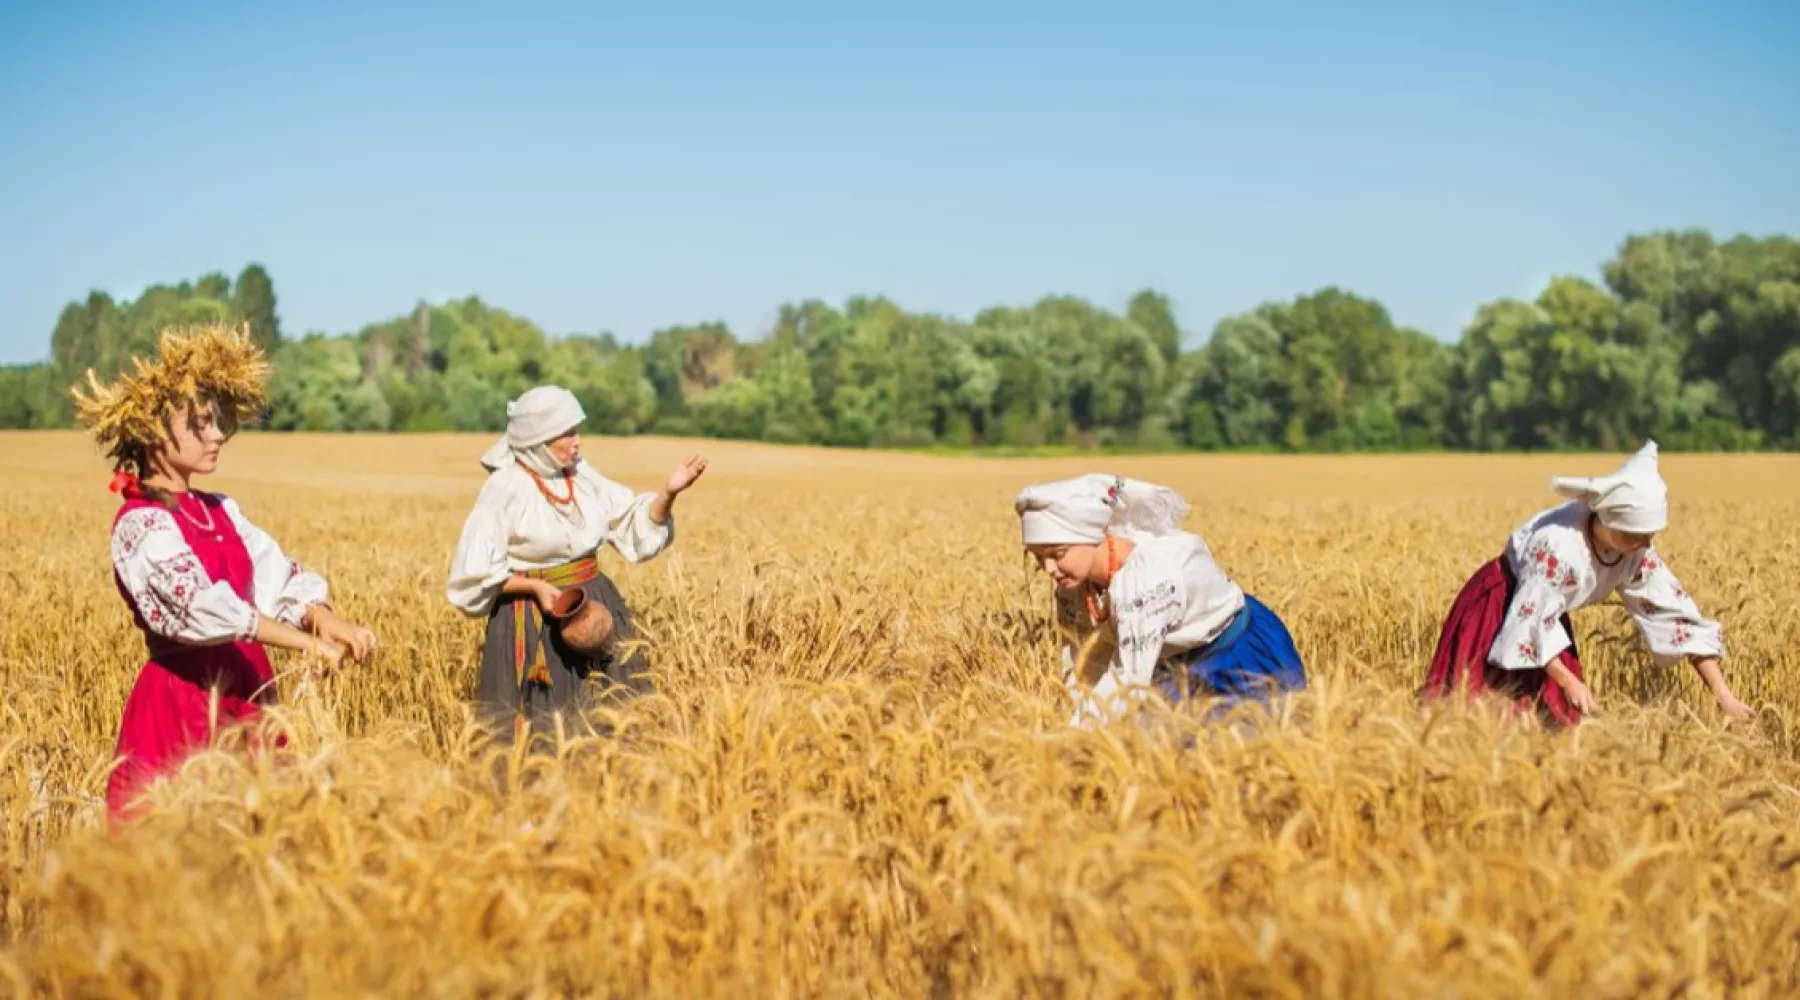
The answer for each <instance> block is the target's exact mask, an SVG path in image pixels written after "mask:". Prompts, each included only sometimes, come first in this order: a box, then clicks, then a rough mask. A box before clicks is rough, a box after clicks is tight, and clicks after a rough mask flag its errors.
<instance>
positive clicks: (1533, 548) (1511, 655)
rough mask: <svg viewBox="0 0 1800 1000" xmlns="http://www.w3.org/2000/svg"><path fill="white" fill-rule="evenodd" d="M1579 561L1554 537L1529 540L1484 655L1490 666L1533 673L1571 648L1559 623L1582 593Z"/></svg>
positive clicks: (1566, 545)
mask: <svg viewBox="0 0 1800 1000" xmlns="http://www.w3.org/2000/svg"><path fill="white" fill-rule="evenodd" d="M1582 556H1583V553H1580V552H1576V551H1573V550H1572V548H1571V546H1570V545H1569V544H1567V543H1566V541H1565V540H1563V539H1561V538H1559V537H1557V536H1556V535H1554V534H1551V533H1547V532H1546V533H1544V534H1540V535H1537V536H1535V537H1534V538H1532V540H1531V542H1530V543H1529V544H1528V545H1527V547H1526V550H1525V559H1524V565H1523V566H1522V567H1520V568H1519V569H1518V579H1519V585H1518V587H1517V589H1515V590H1514V591H1513V598H1512V603H1511V604H1509V605H1508V606H1507V609H1506V619H1505V621H1503V622H1501V623H1500V631H1499V633H1498V634H1497V635H1496V636H1495V637H1494V645H1493V647H1492V648H1491V649H1490V650H1489V651H1488V661H1489V662H1490V663H1492V664H1494V665H1495V666H1498V667H1501V668H1503V669H1506V670H1537V669H1541V668H1542V667H1543V666H1544V665H1545V664H1547V663H1549V662H1550V661H1551V660H1554V659H1555V658H1556V657H1557V656H1559V655H1561V654H1562V651H1563V650H1565V649H1568V648H1569V647H1570V646H1571V645H1573V644H1574V639H1573V638H1572V637H1571V636H1570V635H1569V632H1568V630H1567V629H1565V628H1564V627H1563V624H1562V618H1563V615H1565V614H1567V613H1568V611H1569V608H1570V606H1571V604H1572V603H1573V602H1574V599H1575V597H1576V595H1577V594H1578V593H1580V590H1581V569H1580V567H1581V565H1582V562H1581V560H1582Z"/></svg>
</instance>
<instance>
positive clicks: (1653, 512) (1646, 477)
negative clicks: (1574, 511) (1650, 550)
mask: <svg viewBox="0 0 1800 1000" xmlns="http://www.w3.org/2000/svg"><path fill="white" fill-rule="evenodd" d="M1656 455H1657V448H1656V442H1655V441H1647V442H1645V443H1644V446H1643V447H1642V448H1640V449H1638V452H1637V454H1635V455H1633V456H1631V458H1630V460H1629V461H1627V462H1626V463H1625V464H1624V465H1623V466H1622V467H1620V469H1619V471H1617V472H1615V473H1613V474H1612V475H1610V476H1593V477H1587V478H1583V477H1576V476H1559V477H1557V478H1555V479H1552V480H1550V488H1551V489H1553V490H1555V491H1556V492H1557V493H1560V494H1561V495H1563V496H1565V497H1568V498H1569V499H1570V500H1580V501H1582V502H1584V503H1586V504H1587V505H1588V508H1589V509H1590V510H1592V511H1593V512H1594V513H1595V514H1598V515H1599V516H1600V523H1601V524H1604V525H1606V526H1607V527H1609V528H1612V529H1614V530H1615V531H1629V532H1632V533H1634V534H1641V535H1648V534H1653V533H1655V532H1658V531H1661V530H1663V529H1664V528H1666V527H1668V526H1669V487H1668V485H1667V484H1665V483H1664V482H1663V478H1662V474H1661V473H1660V472H1658V471H1657V468H1656Z"/></svg>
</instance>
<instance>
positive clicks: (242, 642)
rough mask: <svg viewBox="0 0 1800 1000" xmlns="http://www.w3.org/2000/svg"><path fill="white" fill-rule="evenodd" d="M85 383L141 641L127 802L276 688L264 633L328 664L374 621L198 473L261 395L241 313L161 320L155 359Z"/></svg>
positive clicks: (270, 698) (111, 795)
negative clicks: (337, 603)
mask: <svg viewBox="0 0 1800 1000" xmlns="http://www.w3.org/2000/svg"><path fill="white" fill-rule="evenodd" d="M133 363H134V367H135V371H134V373H132V374H129V375H121V376H120V377H119V378H118V379H117V380H115V381H114V382H113V383H112V384H110V385H102V384H101V382H100V380H99V379H98V378H97V377H95V375H94V373H93V372H92V371H89V372H88V373H87V390H88V391H87V392H85V393H84V392H82V391H81V389H80V388H79V387H76V388H73V389H71V395H73V396H74V399H75V404H76V410H77V413H78V415H79V417H80V419H81V421H82V423H83V424H84V425H85V426H86V427H87V428H88V429H89V430H90V432H91V433H92V434H93V436H94V439H95V440H96V441H97V442H98V443H99V445H100V446H101V447H102V448H103V449H105V452H106V454H107V456H108V458H110V459H111V461H112V464H113V468H114V475H113V480H112V484H111V489H112V491H113V492H115V493H118V494H120V496H121V498H122V503H121V504H120V506H119V510H118V512H117V514H116V515H115V516H114V518H113V525H112V563H113V578H114V583H115V584H116V585H117V587H118V590H119V594H120V596H121V597H122V598H123V599H124V600H125V603H126V606H127V607H129V608H130V609H131V613H132V617H133V620H134V622H135V624H136V625H137V628H138V630H139V631H140V632H142V633H143V635H144V641H145V645H146V646H147V647H148V653H149V656H148V658H147V659H146V660H145V662H144V664H143V666H142V668H141V669H140V670H139V673H138V677H137V681H136V683H135V684H134V685H133V686H132V689H131V694H130V697H129V698H128V699H127V700H126V702H125V711H124V716H123V718H122V719H121V720H120V723H119V739H118V757H119V766H118V767H117V768H116V769H115V770H114V771H113V772H112V774H111V776H110V778H109V780H108V782H107V789H106V801H107V807H108V810H109V812H110V814H111V815H112V816H113V817H114V818H115V819H118V818H122V817H126V816H129V815H131V814H132V813H133V811H134V810H133V808H132V803H133V802H134V800H135V799H136V798H137V796H138V795H139V793H140V792H141V791H142V790H143V789H144V787H145V786H146V785H147V784H148V783H150V782H151V781H152V780H153V779H155V778H157V777H158V776H159V775H162V774H165V773H168V772H170V771H172V770H174V769H175V768H176V767H178V766H179V765H180V764H181V762H182V760H183V759H184V758H185V757H186V756H188V755H189V754H190V753H191V752H192V751H193V750H195V749H196V748H198V747H199V746H201V745H202V744H203V743H205V742H207V741H209V740H210V739H211V738H212V736H213V735H214V734H215V733H216V732H217V731H218V730H219V729H221V728H223V727H225V726H232V725H239V724H246V725H247V724H251V723H254V722H255V721H256V720H257V719H258V717H259V716H260V714H261V712H262V709H263V707H264V706H267V705H270V704H274V703H275V702H276V701H277V700H278V698H277V691H276V686H275V683H274V681H275V675H274V671H273V670H272V669H271V667H270V665H269V657H268V653H267V652H266V651H265V650H264V648H263V647H264V646H265V645H273V646H280V647H282V648H284V649H290V650H295V651H299V652H302V653H308V654H312V655H314V656H317V657H319V658H320V659H322V660H324V661H326V662H328V663H330V664H333V665H342V664H343V663H344V662H345V661H346V659H347V658H351V657H353V658H354V659H355V660H357V661H361V660H364V659H366V658H367V657H368V655H369V653H370V652H371V651H372V650H373V649H374V646H375V637H374V635H373V634H372V633H371V632H370V631H369V630H368V629H366V628H361V627H359V626H356V625H353V624H351V623H349V622H347V621H344V620H343V619H341V618H339V617H337V616H336V615H335V614H334V613H333V612H332V610H331V607H330V605H329V604H327V603H326V601H327V597H328V589H327V587H326V584H325V581H324V580H323V579H321V578H320V577H319V575H318V574H316V573H313V572H311V571H310V570H307V569H306V568H304V567H303V566H301V565H300V564H299V563H296V562H294V561H293V560H291V559H289V558H288V556H287V555H286V554H285V553H283V552H282V550H281V547H280V546H279V545H277V544H276V542H275V540H274V539H273V538H271V537H269V535H268V533H267V532H265V531H263V530H262V529H260V528H258V527H257V526H256V525H255V524H253V523H251V522H250V520H249V519H248V518H246V517H245V516H244V512H243V510H242V509H240V508H239V506H238V504H237V502H236V501H235V500H233V499H231V498H230V497H227V496H223V495H221V494H217V493H206V492H202V491H200V490H197V489H194V488H193V480H194V478H195V477H197V476H204V475H208V474H211V473H212V472H213V471H215V470H216V469H217V468H218V465H219V455H220V452H221V450H222V449H223V448H224V446H225V444H226V442H227V441H229V440H231V438H232V436H233V435H234V433H235V432H236V430H237V428H238V426H239V424H240V423H241V422H242V421H243V420H245V419H248V418H250V417H252V416H254V415H255V414H256V413H258V412H259V411H260V410H261V408H262V407H263V405H264V404H265V402H266V398H267V397H266V393H265V385H266V382H267V378H268V367H267V365H266V363H265V361H264V358H263V355H262V352H261V351H260V350H259V349H258V348H257V347H256V346H255V344H253V343H252V342H251V340H250V337H249V332H248V329H247V328H237V329H232V328H228V327H225V326H219V325H213V326H202V327H196V328H190V329H185V330H170V331H165V332H164V333H163V334H162V336H161V338H160V343H159V352H158V357H157V358H156V360H155V361H154V362H146V361H144V360H142V359H134V362H133Z"/></svg>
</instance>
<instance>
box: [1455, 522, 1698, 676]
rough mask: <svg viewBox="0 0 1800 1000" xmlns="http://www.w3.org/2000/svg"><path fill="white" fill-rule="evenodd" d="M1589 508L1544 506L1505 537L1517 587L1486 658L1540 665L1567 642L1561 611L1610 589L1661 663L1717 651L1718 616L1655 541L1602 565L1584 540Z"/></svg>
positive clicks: (1517, 665)
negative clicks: (1693, 593) (1710, 615)
mask: <svg viewBox="0 0 1800 1000" xmlns="http://www.w3.org/2000/svg"><path fill="white" fill-rule="evenodd" d="M1587 517H1588V508H1587V506H1586V504H1583V503H1581V502H1579V501H1576V502H1572V503H1567V504H1563V505H1562V506H1560V507H1555V508H1552V509H1550V510H1547V511H1544V512H1542V513H1540V514H1538V515H1537V516H1536V517H1534V518H1532V519H1531V520H1530V521H1528V522H1526V523H1525V524H1524V525H1522V526H1521V527H1520V528H1519V529H1518V530H1517V531H1515V532H1513V535H1512V538H1511V539H1510V540H1508V542H1507V545H1506V560H1507V562H1508V564H1510V565H1511V567H1512V571H1513V575H1514V578H1515V579H1516V580H1517V581H1518V588H1517V589H1516V590H1515V591H1514V593H1513V599H1512V603H1511V605H1510V606H1509V607H1508V608H1507V616H1506V621H1505V623H1504V624H1502V625H1501V627H1500V633H1499V634H1498V635H1497V636H1495V638H1494V645H1493V647H1492V649H1490V650H1489V652H1488V659H1489V661H1490V662H1492V663H1493V664H1494V665H1496V666H1499V667H1503V668H1505V669H1507V670H1531V669H1537V668H1541V667H1543V666H1544V665H1546V664H1548V663H1549V662H1550V661H1551V660H1553V659H1555V658H1556V657H1557V656H1558V655H1559V654H1560V653H1562V651H1563V650H1565V649H1568V648H1569V647H1570V645H1572V644H1573V639H1572V638H1571V637H1570V635H1569V633H1568V630H1567V629H1565V628H1563V625H1562V616H1563V615H1564V614H1566V613H1567V612H1570V611H1573V610H1575V609H1576V608H1585V607H1589V606H1591V605H1595V604H1599V603H1601V602H1603V601H1605V600H1606V599H1607V597H1608V596H1610V595H1611V594H1613V593H1614V592H1615V591H1616V592H1617V593H1618V594H1619V597H1620V600H1621V601H1622V602H1623V603H1624V605H1625V610H1626V611H1628V612H1629V613H1630V614H1631V617H1632V619H1633V620H1635V621H1636V622H1637V627H1638V632H1639V633H1640V634H1641V635H1642V636H1643V638H1644V642H1645V644H1647V645H1648V646H1649V647H1650V653H1651V656H1652V657H1653V658H1654V660H1655V661H1656V663H1657V664H1658V665H1659V666H1669V665H1672V664H1674V663H1679V662H1680V661H1681V660H1682V659H1683V658H1684V657H1688V656H1723V655H1724V652H1725V647H1724V640H1723V636H1722V630H1721V629H1720V627H1719V624H1718V622H1715V621H1712V620H1709V619H1707V618H1706V617H1704V616H1703V615H1701V614H1700V609H1699V607H1698V606H1696V605H1695V603H1694V600H1693V598H1691V597H1689V596H1688V593H1687V591H1686V590H1684V589H1682V586H1681V581H1679V580H1677V579H1676V578H1675V574H1674V573H1673V572H1671V571H1670V570H1669V567H1668V564H1667V563H1665V562H1663V560H1662V557H1661V556H1659V555H1658V554H1657V553H1656V550H1655V548H1654V547H1651V548H1647V549H1645V550H1644V551H1642V552H1640V553H1637V554H1636V555H1626V556H1625V557H1624V558H1622V559H1620V560H1619V562H1618V565H1616V566H1607V565H1603V564H1602V563H1600V562H1599V561H1598V560H1597V559H1595V558H1594V555H1593V550H1591V549H1590V548H1589V547H1588V544H1587V537H1586V524H1587Z"/></svg>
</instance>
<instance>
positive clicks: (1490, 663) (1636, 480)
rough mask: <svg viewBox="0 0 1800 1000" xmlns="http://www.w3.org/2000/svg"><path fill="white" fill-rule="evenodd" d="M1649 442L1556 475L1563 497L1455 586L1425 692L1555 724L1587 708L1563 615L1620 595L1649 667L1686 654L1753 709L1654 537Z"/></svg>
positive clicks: (1576, 718)
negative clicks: (1589, 473) (1493, 702)
mask: <svg viewBox="0 0 1800 1000" xmlns="http://www.w3.org/2000/svg"><path fill="white" fill-rule="evenodd" d="M1656 460H1657V447H1656V442H1655V441H1650V442H1647V443H1646V444H1645V445H1644V446H1643V448H1642V449H1640V450H1639V451H1638V452H1637V454H1635V455H1633V456H1632V457H1631V458H1630V460H1629V461H1627V462H1626V463H1625V465H1624V466H1623V467H1622V468H1620V469H1619V470H1618V471H1617V472H1615V473H1613V474H1612V475H1609V476H1600V477H1596V478H1557V479H1552V480H1551V481H1550V486H1551V489H1553V490H1554V491H1555V492H1557V493H1559V494H1561V495H1562V496H1564V497H1566V498H1567V499H1568V501H1569V502H1568V503H1565V504H1563V505H1562V506H1559V507H1555V508H1552V509H1550V510H1546V511H1543V512H1541V513H1539V514H1538V515H1536V516H1535V517H1533V518H1532V519H1531V520H1529V521H1527V522H1526V523H1525V524H1523V525H1521V526H1520V527H1519V528H1518V530H1516V531H1514V532H1513V534H1512V536H1511V537H1510V538H1509V539H1507V543H1506V547H1505V549H1504V551H1502V552H1501V554H1500V555H1499V556H1498V557H1496V558H1494V559H1491V560H1489V561H1488V562H1487V563H1484V564H1483V565H1482V566H1481V568H1480V569H1478V570H1476V571H1475V574H1474V575H1473V576H1471V577H1470V578H1469V581H1468V583H1466V584H1464V586H1463V589H1462V592H1461V593H1460V594H1458V595H1457V597H1456V601H1455V603H1453V604H1452V605H1451V607H1450V613H1449V616H1448V617H1447V618H1446V619H1445V621H1444V626H1443V630H1442V632H1441V633H1440V634H1439V637H1438V645H1437V653H1436V654H1435V655H1434V656H1433V657H1432V661H1431V668H1430V672H1429V673H1428V674H1427V676H1426V680H1425V687H1424V690H1423V692H1422V693H1423V694H1424V695H1425V696H1426V697H1427V698H1438V697H1441V696H1443V695H1445V694H1448V693H1450V692H1451V691H1453V690H1455V689H1457V688H1459V687H1466V688H1467V689H1468V690H1469V691H1471V692H1484V691H1491V692H1494V693H1496V694H1500V695H1502V696H1505V697H1507V698H1510V699H1513V700H1515V701H1516V702H1517V703H1518V704H1519V705H1520V706H1521V707H1524V708H1527V709H1537V710H1539V711H1541V712H1542V713H1543V714H1544V715H1545V716H1546V717H1547V721H1549V722H1551V723H1552V724H1568V725H1573V724H1575V723H1578V722H1580V721H1581V718H1582V716H1583V715H1585V714H1588V713H1591V712H1593V710H1594V696H1593V695H1592V694H1591V693H1590V692H1589V691H1588V688H1587V684H1586V682H1585V680H1584V679H1583V677H1584V675H1583V671H1582V666H1581V655H1580V652H1579V651H1578V650H1577V649H1576V646H1575V629H1574V626H1573V625H1572V624H1571V623H1570V621H1569V612H1571V611H1574V610H1576V609H1577V608H1585V607H1591V606H1592V605H1595V604H1599V603H1601V602H1603V601H1605V600H1606V599H1607V598H1608V597H1609V596H1611V595H1612V594H1614V593H1617V594H1618V595H1619V597H1620V598H1621V600H1622V602H1623V603H1624V605H1625V610H1626V611H1627V612H1629V613H1630V614H1631V617H1632V618H1633V619H1634V620H1635V621H1636V622H1637V627H1638V631H1639V633H1640V634H1641V635H1642V636H1643V638H1644V640H1645V641H1646V643H1647V644H1648V645H1649V647H1650V652H1651V655H1652V657H1653V658H1654V659H1655V661H1656V662H1657V664H1658V665H1661V666H1669V665H1673V664H1674V663H1677V662H1679V661H1681V660H1682V659H1686V660H1688V661H1689V662H1691V663H1692V664H1693V665H1694V668H1695V670H1696V671H1697V672H1698V673H1699V674H1700V676H1701V677H1702V678H1704V679H1705V681H1706V683H1707V685H1708V686H1709V687H1711V688H1712V692H1713V696H1714V698H1716V699H1717V700H1718V703H1719V707H1720V708H1721V709H1723V710H1724V711H1725V712H1726V714H1728V715H1730V716H1732V717H1733V718H1739V719H1745V718H1749V717H1750V716H1751V715H1752V714H1753V713H1752V712H1751V710H1750V708H1749V707H1748V706H1746V705H1745V704H1744V703H1743V702H1742V701H1739V700H1738V697H1737V695H1735V694H1733V693H1732V692H1731V688H1730V687H1729V686H1728V685H1727V684H1726V683H1725V677H1724V674H1723V673H1722V672H1721V671H1720V669H1719V659H1720V657H1721V656H1723V655H1724V651H1725V650H1724V640H1723V637H1722V635H1721V630H1720V628H1719V623H1718V622H1715V621H1711V620H1709V619H1707V618H1706V617H1704V616H1702V615H1701V614H1700V609H1699V608H1698V607H1697V606H1696V605H1695V603H1694V600H1693V598H1691V597H1689V596H1688V593H1687V591H1686V590H1684V589H1682V586H1681V582H1680V581H1679V580H1677V579H1676V578H1675V574H1674V573H1673V572H1671V571H1670V569H1669V566H1668V564H1667V563H1666V562H1664V561H1663V559H1662V557H1661V556H1660V555H1658V554H1657V552H1656V550H1655V548H1653V547H1652V545H1651V543H1652V541H1653V540H1654V538H1655V535H1656V533H1657V532H1659V531H1662V530H1663V529H1664V528H1665V527H1667V526H1668V523H1669V505H1668V487H1667V485H1666V484H1664V482H1663V478H1662V475H1661V473H1660V472H1659V470H1658V469H1657V461H1656Z"/></svg>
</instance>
